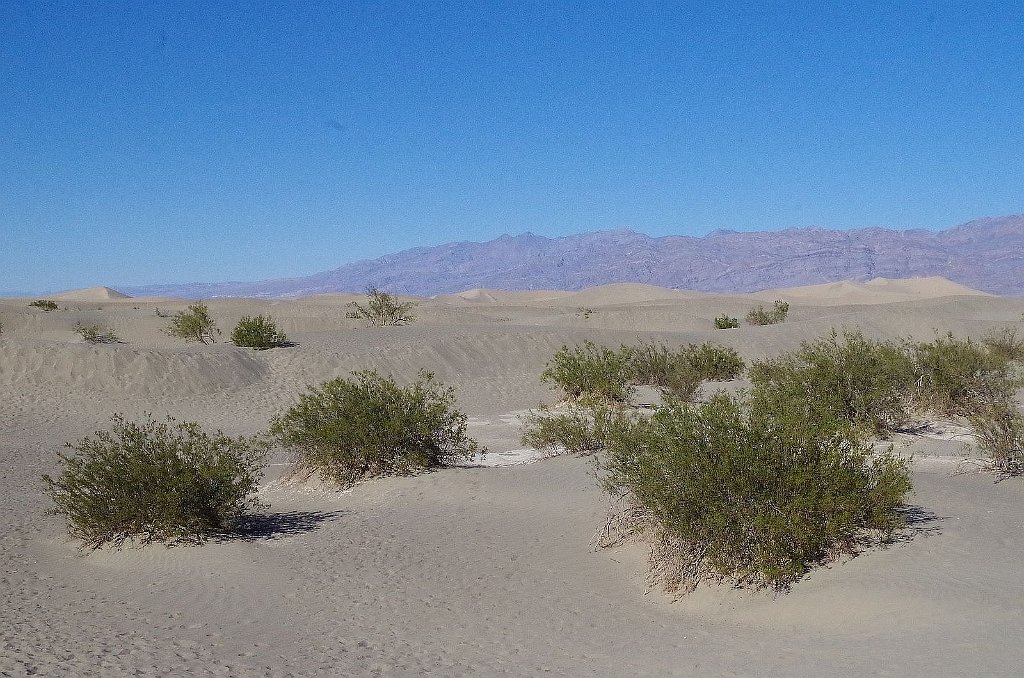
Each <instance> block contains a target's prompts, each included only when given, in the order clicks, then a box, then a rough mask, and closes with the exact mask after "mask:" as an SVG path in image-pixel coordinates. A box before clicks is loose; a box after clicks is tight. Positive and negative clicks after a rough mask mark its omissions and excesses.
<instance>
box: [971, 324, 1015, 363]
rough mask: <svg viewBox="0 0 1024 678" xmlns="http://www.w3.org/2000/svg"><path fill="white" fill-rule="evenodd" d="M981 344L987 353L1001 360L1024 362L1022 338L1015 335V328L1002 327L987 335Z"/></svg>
mask: <svg viewBox="0 0 1024 678" xmlns="http://www.w3.org/2000/svg"><path fill="white" fill-rule="evenodd" d="M981 343H983V344H984V345H985V347H986V348H987V349H988V351H989V353H991V354H992V355H994V356H996V357H998V358H1001V359H1003V360H1007V361H1009V360H1024V337H1021V336H1019V335H1018V334H1017V328H1016V327H1004V328H1003V329H1001V330H999V331H998V332H996V331H993V332H991V333H989V334H987V335H986V336H985V337H984V338H983V339H982V340H981Z"/></svg>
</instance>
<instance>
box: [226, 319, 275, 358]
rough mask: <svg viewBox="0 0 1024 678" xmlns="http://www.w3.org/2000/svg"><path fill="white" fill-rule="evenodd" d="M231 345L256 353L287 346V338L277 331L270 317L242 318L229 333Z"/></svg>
mask: <svg viewBox="0 0 1024 678" xmlns="http://www.w3.org/2000/svg"><path fill="white" fill-rule="evenodd" d="M231 343H233V344H234V345H235V346H242V347H245V348H254V349H256V350H257V351H262V350H266V349H268V348H277V347H279V346H287V345H288V337H287V336H286V335H285V333H284V332H281V331H280V330H278V329H277V325H276V324H275V323H274V321H273V319H272V318H270V316H262V315H258V316H255V317H251V316H247V315H246V316H242V319H241V320H239V321H238V324H237V325H235V329H234V330H232V332H231Z"/></svg>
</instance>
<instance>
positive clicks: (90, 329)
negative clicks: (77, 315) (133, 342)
mask: <svg viewBox="0 0 1024 678" xmlns="http://www.w3.org/2000/svg"><path fill="white" fill-rule="evenodd" d="M75 332H76V333H77V334H78V335H79V336H80V337H82V339H83V340H85V341H86V342H88V343H90V344H117V343H120V341H121V338H120V337H118V336H117V335H116V334H115V333H114V331H113V330H111V329H106V328H103V327H100V326H99V325H83V324H82V323H76V324H75Z"/></svg>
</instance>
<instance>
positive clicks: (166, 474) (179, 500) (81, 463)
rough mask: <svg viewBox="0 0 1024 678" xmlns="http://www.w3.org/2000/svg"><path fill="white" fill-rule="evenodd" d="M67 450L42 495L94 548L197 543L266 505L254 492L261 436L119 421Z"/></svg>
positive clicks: (265, 449) (46, 477)
mask: <svg viewBox="0 0 1024 678" xmlns="http://www.w3.org/2000/svg"><path fill="white" fill-rule="evenodd" d="M67 447H69V448H71V449H72V450H73V452H72V453H69V454H61V455H60V459H61V463H62V465H63V470H62V471H61V473H60V475H58V476H57V477H51V476H49V475H44V476H43V482H44V484H45V491H46V493H47V494H49V495H50V497H51V499H52V500H53V503H54V506H53V508H52V509H51V511H50V512H51V513H53V514H57V515H63V516H64V517H65V518H66V519H67V521H68V531H69V533H70V534H71V536H72V537H73V538H75V539H80V540H81V541H82V542H83V543H84V544H85V545H86V546H88V547H91V548H99V547H100V546H103V545H104V544H112V545H114V546H116V547H120V546H121V545H122V544H123V543H124V542H125V541H126V540H128V539H137V540H139V541H140V542H142V543H149V542H157V541H159V542H167V543H180V542H197V543H198V542H202V541H203V540H205V539H206V538H208V537H210V536H212V535H216V534H219V533H224V532H230V531H231V530H233V529H235V528H236V527H237V524H238V520H239V518H241V517H242V516H243V515H244V514H245V513H246V512H247V511H250V510H255V509H257V508H259V507H260V506H261V505H260V503H259V502H258V501H257V500H256V498H255V492H256V489H257V487H258V482H259V478H260V474H261V472H262V469H263V465H264V461H265V459H266V455H267V452H268V449H269V447H268V445H267V443H266V442H265V441H264V440H261V439H259V438H229V437H227V436H224V435H223V434H222V433H220V432H217V433H214V434H209V433H206V432H205V431H204V430H203V429H202V428H201V427H200V426H199V424H196V423H192V422H180V423H179V422H177V421H175V420H174V419H171V418H168V419H167V421H165V422H164V421H155V420H153V419H152V418H150V419H149V420H148V421H145V422H143V423H141V424H139V423H134V422H130V421H128V420H127V419H125V418H124V417H122V416H121V415H115V416H114V417H113V426H112V429H111V430H109V431H97V432H96V433H95V434H94V435H93V436H90V437H86V438H83V439H82V440H80V441H78V442H77V443H68V444H67Z"/></svg>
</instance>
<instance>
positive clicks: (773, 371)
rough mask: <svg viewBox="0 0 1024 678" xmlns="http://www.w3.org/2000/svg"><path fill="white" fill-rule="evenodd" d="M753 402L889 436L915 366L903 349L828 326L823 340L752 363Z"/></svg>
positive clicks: (904, 411) (901, 414) (905, 403)
mask: <svg viewBox="0 0 1024 678" xmlns="http://www.w3.org/2000/svg"><path fill="white" fill-rule="evenodd" d="M749 376H750V380H751V382H752V383H753V385H754V392H753V399H754V402H755V405H756V406H757V407H760V408H764V409H773V410H775V411H776V412H777V413H778V415H779V416H780V417H781V416H784V412H785V411H799V412H803V413H806V415H805V416H810V415H814V416H817V417H819V418H822V419H838V420H841V421H846V422H849V423H850V424H851V425H852V426H854V427H856V428H859V429H861V430H864V431H867V432H870V433H872V434H874V435H879V436H882V437H887V436H888V435H889V434H890V433H891V432H892V431H894V430H896V429H897V428H899V427H900V426H901V425H903V424H904V423H906V421H907V420H908V418H909V416H910V397H911V393H912V389H913V385H914V366H913V362H912V361H911V359H910V357H909V356H908V355H907V352H906V351H905V350H904V348H903V347H902V346H901V345H899V344H896V343H893V342H880V341H873V340H870V339H866V338H865V337H864V335H863V334H861V333H860V332H859V331H852V330H844V332H843V334H842V338H841V339H840V336H839V334H838V333H837V332H836V331H835V330H832V332H831V334H830V335H829V336H828V337H827V338H823V339H818V340H816V341H813V342H803V343H802V344H801V346H800V349H799V350H797V351H794V352H792V353H788V354H785V355H782V356H779V357H778V358H774V359H771V360H763V361H759V362H756V363H754V364H753V365H752V366H751V368H750V370H749Z"/></svg>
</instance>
